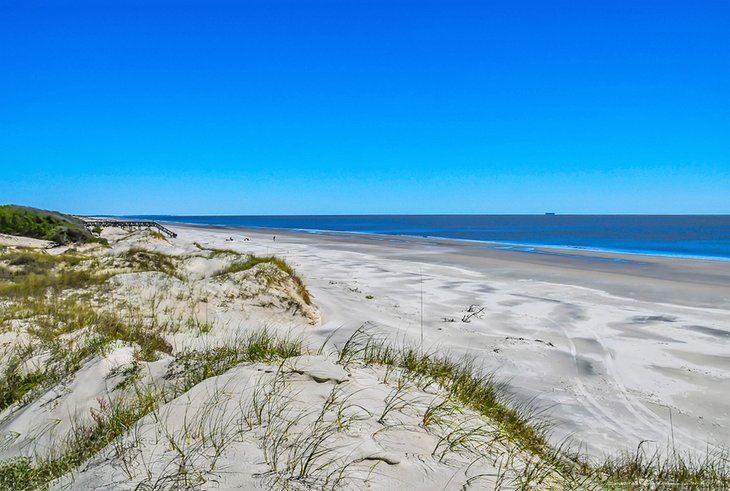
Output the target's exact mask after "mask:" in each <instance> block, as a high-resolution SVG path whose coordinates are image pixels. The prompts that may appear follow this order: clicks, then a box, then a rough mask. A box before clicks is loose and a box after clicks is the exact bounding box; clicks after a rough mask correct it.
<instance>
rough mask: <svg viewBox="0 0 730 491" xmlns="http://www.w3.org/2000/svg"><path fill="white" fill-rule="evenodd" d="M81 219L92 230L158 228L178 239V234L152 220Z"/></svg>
mask: <svg viewBox="0 0 730 491" xmlns="http://www.w3.org/2000/svg"><path fill="white" fill-rule="evenodd" d="M79 218H81V220H82V221H83V222H84V224H86V227H87V228H90V229H91V228H94V227H102V228H103V227H119V228H156V229H158V230H159V231H160V232H162V233H163V234H165V235H167V236H168V237H172V238H173V239H174V238H175V237H177V234H176V233H175V232H173V231H172V230H170V229H169V228H166V227H163V226H162V225H160V224H159V223H157V222H153V221H151V220H112V219H109V220H105V219H97V218H82V217H79Z"/></svg>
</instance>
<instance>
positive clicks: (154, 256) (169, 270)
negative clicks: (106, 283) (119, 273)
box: [118, 248, 185, 280]
mask: <svg viewBox="0 0 730 491" xmlns="http://www.w3.org/2000/svg"><path fill="white" fill-rule="evenodd" d="M118 257H120V258H121V259H124V260H125V261H127V262H128V263H129V264H130V265H131V267H132V268H133V269H134V271H136V272H145V271H158V272H160V273H165V274H167V275H170V276H173V277H175V278H177V279H179V280H184V279H185V278H184V277H183V275H182V274H181V273H180V271H178V268H177V259H176V258H174V257H172V256H168V255H167V254H163V253H161V252H155V251H150V250H147V249H141V248H131V249H129V250H127V251H125V252H123V253H121V254H119V256H118Z"/></svg>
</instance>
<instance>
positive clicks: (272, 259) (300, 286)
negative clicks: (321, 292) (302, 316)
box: [216, 255, 312, 305]
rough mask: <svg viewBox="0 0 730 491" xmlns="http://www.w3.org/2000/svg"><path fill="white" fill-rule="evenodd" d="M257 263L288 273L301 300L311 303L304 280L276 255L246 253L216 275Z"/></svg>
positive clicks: (247, 267) (235, 271)
mask: <svg viewBox="0 0 730 491" xmlns="http://www.w3.org/2000/svg"><path fill="white" fill-rule="evenodd" d="M259 264H270V265H272V266H274V267H276V268H278V269H279V270H281V271H282V272H284V273H285V274H286V275H288V276H289V277H290V278H291V279H292V281H293V282H294V285H295V286H296V289H297V293H298V294H299V296H300V297H301V298H302V300H303V301H304V302H305V303H306V304H307V305H312V299H311V296H310V294H309V291H308V290H307V287H306V286H305V285H304V281H302V279H301V278H300V277H299V275H297V273H296V272H295V271H294V268H292V267H291V266H290V265H289V263H287V262H286V261H285V260H284V259H282V258H280V257H277V256H254V255H248V256H246V258H245V259H243V260H239V261H235V262H233V263H231V264H229V265H228V266H226V267H225V268H223V269H222V270H220V271H218V272H217V273H216V275H217V276H222V275H226V274H234V273H240V272H241V271H248V270H250V269H251V268H253V267H254V266H257V265H259Z"/></svg>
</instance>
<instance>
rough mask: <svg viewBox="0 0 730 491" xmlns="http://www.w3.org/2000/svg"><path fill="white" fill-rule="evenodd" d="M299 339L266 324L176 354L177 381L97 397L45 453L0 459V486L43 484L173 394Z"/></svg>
mask: <svg viewBox="0 0 730 491" xmlns="http://www.w3.org/2000/svg"><path fill="white" fill-rule="evenodd" d="M302 350H303V345H302V341H301V340H299V339H296V338H291V337H286V336H285V337H282V336H279V335H277V334H275V333H273V332H271V331H269V330H266V329H263V330H257V331H253V332H251V333H248V334H246V335H243V336H240V337H238V338H236V339H234V340H231V342H229V343H227V344H223V345H219V346H216V347H212V348H210V349H208V350H206V349H198V350H191V351H183V352H181V353H179V354H177V357H176V360H175V362H174V363H173V367H171V369H170V372H169V373H168V378H170V379H174V380H173V381H177V382H178V383H173V384H172V385H171V387H172V389H170V390H167V391H162V390H160V389H157V388H154V387H153V388H149V387H146V388H139V387H138V390H136V391H135V392H134V397H132V398H131V399H126V400H114V401H106V400H105V401H100V402H99V405H100V407H99V409H98V410H94V411H93V412H92V424H87V425H79V426H77V427H76V428H75V429H74V431H72V432H71V433H69V435H68V436H67V438H65V439H63V440H62V441H59V442H57V443H56V444H55V445H54V446H53V448H54V449H53V451H52V452H51V453H50V454H48V455H45V456H41V457H36V458H30V457H19V458H15V459H10V460H7V461H4V462H0V489H15V490H26V489H37V488H43V487H45V486H47V485H48V483H50V482H51V481H53V480H54V479H57V478H59V477H61V476H63V475H65V474H67V473H68V472H71V471H73V470H74V469H76V468H78V466H79V465H81V464H83V463H84V462H86V461H87V460H88V459H90V458H91V457H93V456H94V455H95V454H96V453H98V452H99V451H100V450H101V449H103V448H104V447H106V446H107V445H109V444H110V443H111V442H112V441H114V440H115V439H116V438H118V437H119V436H120V435H122V434H123V433H125V432H127V431H128V430H129V429H130V428H131V427H132V426H133V425H134V424H135V423H136V422H137V421H139V420H140V419H141V418H142V417H144V416H146V415H147V414H149V413H151V412H153V411H154V410H156V408H157V407H159V406H160V405H162V404H164V403H166V402H168V401H170V400H172V399H174V398H175V397H178V396H179V395H180V394H182V393H184V392H186V391H187V390H189V389H190V388H191V387H192V386H194V385H196V384H198V383H200V382H202V381H203V380H205V379H207V378H209V377H214V376H217V375H221V374H222V373H225V372H226V371H227V370H229V369H230V368H233V367H234V366H236V365H239V364H242V363H254V362H259V361H264V362H270V363H271V362H275V361H276V360H281V359H284V358H288V357H291V356H297V355H298V354H301V353H302Z"/></svg>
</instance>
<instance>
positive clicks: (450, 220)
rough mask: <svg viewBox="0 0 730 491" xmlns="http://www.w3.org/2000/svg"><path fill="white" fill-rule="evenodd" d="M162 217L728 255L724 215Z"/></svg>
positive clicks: (729, 231) (729, 236)
mask: <svg viewBox="0 0 730 491" xmlns="http://www.w3.org/2000/svg"><path fill="white" fill-rule="evenodd" d="M125 218H145V219H150V220H157V221H161V222H162V221H164V222H178V223H188V224H202V225H213V226H240V227H249V228H271V229H281V230H288V231H298V232H309V233H348V232H355V233H363V234H383V235H393V236H399V235H400V236H409V237H428V238H443V239H462V240H471V241H483V242H493V243H498V244H499V243H501V244H512V245H518V246H520V248H517V250H524V251H525V252H531V251H530V247H535V246H552V247H560V248H569V249H586V250H596V251H609V252H624V253H627V252H628V253H636V254H653V255H666V256H682V257H697V258H710V259H724V260H730V215H293V216H280V215H279V216H228V215H227V216H173V215H144V216H134V217H125Z"/></svg>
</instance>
